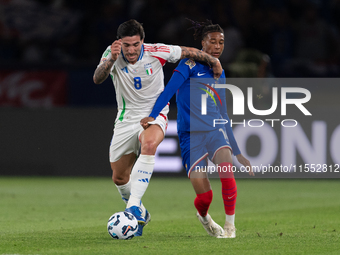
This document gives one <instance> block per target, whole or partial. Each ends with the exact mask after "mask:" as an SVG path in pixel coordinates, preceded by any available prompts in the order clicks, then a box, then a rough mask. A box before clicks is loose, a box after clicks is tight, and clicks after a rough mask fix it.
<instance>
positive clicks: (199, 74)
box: [197, 72, 205, 76]
mask: <svg viewBox="0 0 340 255" xmlns="http://www.w3.org/2000/svg"><path fill="white" fill-rule="evenodd" d="M202 75H205V73H199V72H198V73H197V76H202Z"/></svg>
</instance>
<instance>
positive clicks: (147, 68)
mask: <svg viewBox="0 0 340 255" xmlns="http://www.w3.org/2000/svg"><path fill="white" fill-rule="evenodd" d="M144 69H145V72H146V74H147V75H151V74H152V65H151V64H150V63H148V64H145V65H144Z"/></svg>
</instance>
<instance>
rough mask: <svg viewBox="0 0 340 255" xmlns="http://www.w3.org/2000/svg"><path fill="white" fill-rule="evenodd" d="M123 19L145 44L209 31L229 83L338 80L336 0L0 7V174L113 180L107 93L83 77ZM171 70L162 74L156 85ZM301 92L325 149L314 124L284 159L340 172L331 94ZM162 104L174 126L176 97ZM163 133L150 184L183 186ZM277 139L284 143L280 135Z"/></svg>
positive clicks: (111, 107) (111, 110)
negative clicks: (203, 28)
mask: <svg viewBox="0 0 340 255" xmlns="http://www.w3.org/2000/svg"><path fill="white" fill-rule="evenodd" d="M130 18H135V19H137V20H138V21H140V22H141V23H143V25H144V28H145V32H146V39H145V42H148V43H152V42H164V43H167V44H178V45H185V46H194V47H198V48H199V47H200V42H199V41H194V40H193V37H192V31H191V30H190V31H188V28H189V27H190V22H189V21H187V20H186V19H185V18H190V19H192V20H199V21H204V20H205V19H206V18H208V19H211V20H212V21H213V23H219V24H220V25H221V26H222V28H223V29H224V30H225V40H226V41H225V52H224V54H223V56H222V57H221V62H222V63H223V67H224V69H225V70H226V73H227V76H228V77H249V78H255V77H261V78H263V77H282V78H301V77H311V78H313V79H316V78H336V77H339V74H340V63H339V46H340V45H339V29H340V1H337V0H323V1H317V0H315V1H311V0H281V1H279V0H275V1H273V0H272V1H270V0H254V1H251V0H242V1H241V0H229V1H197V0H196V1H156V0H144V1H142V0H141V1H138V0H130V1H123V0H117V1H86V2H83V1H70V0H68V1H62V0H55V1H43V0H41V1H33V0H7V1H1V2H0V175H52V176H54V175H63V176H78V175H83V176H110V175H111V170H110V167H109V163H108V146H109V142H110V139H111V135H112V128H113V121H114V118H115V114H116V108H115V107H116V102H115V95H114V89H113V86H112V82H111V80H110V79H108V80H106V81H105V82H104V83H103V84H102V85H95V84H94V83H93V81H92V75H93V72H94V70H95V68H96V66H97V64H98V61H99V59H100V56H101V54H102V52H103V51H104V49H105V48H106V47H107V46H108V45H110V44H111V43H112V41H113V40H114V38H115V33H116V30H117V26H118V25H119V24H120V23H121V22H124V21H126V20H128V19H130ZM175 66H176V65H175V64H169V63H168V64H166V65H165V67H164V71H165V82H167V81H168V79H169V78H170V76H171V73H172V70H173V69H174V67H175ZM310 89H311V91H312V96H313V95H314V94H313V93H315V94H317V95H318V97H319V98H321V99H320V100H319V101H320V102H319V104H316V105H311V107H312V108H313V109H319V111H320V112H319V114H317V116H322V119H315V118H314V117H313V121H314V122H317V123H316V124H315V130H314V131H315V132H317V133H319V134H320V132H324V133H322V136H321V137H324V138H325V139H323V140H324V141H325V142H323V143H322V142H321V143H322V146H321V147H320V146H318V145H320V144H317V141H314V140H313V138H312V133H313V132H314V131H313V128H314V126H313V125H314V124H313V123H312V122H313V121H307V122H306V123H303V129H304V132H305V135H306V137H307V138H308V139H309V141H310V144H309V145H307V147H306V148H300V147H294V149H296V150H295V151H294V155H293V156H294V157H295V158H297V159H296V160H297V161H296V162H308V160H309V159H311V158H313V157H317V156H318V155H320V153H321V154H323V153H326V159H327V163H329V164H334V163H340V158H339V157H340V148H339V146H338V145H337V144H340V131H339V124H340V123H339V117H338V116H339V109H340V108H339V101H338V100H337V99H336V94H337V92H338V91H336V90H334V89H336V87H332V88H328V87H327V88H326V89H325V88H324V87H320V86H318V85H316V86H314V87H311V88H310ZM261 93H262V94H263V95H266V91H261V92H260V94H261ZM171 105H172V106H171V111H170V115H169V116H170V119H171V120H175V119H176V107H175V101H174V99H172V101H171ZM320 106H322V108H320ZM231 110H232V108H231V107H229V111H231ZM229 114H230V113H229ZM320 118H321V117H320ZM320 121H321V122H322V121H323V123H324V124H325V123H326V124H327V125H326V126H325V125H324V124H322V123H321V125H319V124H320ZM173 123H174V122H173V121H172V122H171V127H170V128H169V132H168V135H167V137H166V139H165V140H164V142H163V143H162V145H161V146H160V148H159V150H158V157H159V158H158V159H156V162H157V165H156V169H155V175H161V174H165V175H183V176H185V173H184V170H183V168H182V166H181V158H180V154H179V146H178V143H177V136H176V132H175V127H174V125H173ZM325 130H326V131H325ZM275 132H276V133H275V135H276V136H277V139H278V140H280V138H281V139H282V137H281V136H282V134H280V130H279V129H277V130H275ZM301 134H302V133H301ZM258 139H259V138H258V137H256V136H253V137H250V138H249V140H248V141H246V142H245V145H247V146H245V147H247V148H251V149H250V151H244V150H243V151H244V153H245V154H247V155H249V156H252V157H254V159H256V157H258V156H259V155H261V153H260V152H259V150H262V149H263V148H266V147H265V146H264V144H262V145H261V143H259V142H258ZM332 140H333V142H332ZM336 141H339V143H337V142H336ZM259 144H260V145H259ZM275 146H276V147H275V148H274V149H273V150H274V151H277V155H275V160H274V162H271V163H274V164H275V163H277V162H279V161H280V160H281V158H280V157H282V155H283V154H284V153H285V151H281V150H282V146H281V144H280V142H279V143H276V144H275ZM297 146H298V145H297ZM267 148H268V147H267ZM269 148H270V147H269ZM317 148H319V149H317ZM304 149H306V151H307V152H308V151H310V152H311V153H310V155H311V156H310V157H309V158H308V156H304V155H300V154H301V153H302V151H303V150H304ZM251 150H253V151H251ZM296 162H295V163H296ZM277 164H279V163H277Z"/></svg>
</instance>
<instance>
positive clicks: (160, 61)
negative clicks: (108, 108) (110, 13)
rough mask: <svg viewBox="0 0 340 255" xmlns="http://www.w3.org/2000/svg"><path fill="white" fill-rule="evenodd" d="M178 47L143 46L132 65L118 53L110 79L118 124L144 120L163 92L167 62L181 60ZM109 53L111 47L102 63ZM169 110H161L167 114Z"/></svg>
mask: <svg viewBox="0 0 340 255" xmlns="http://www.w3.org/2000/svg"><path fill="white" fill-rule="evenodd" d="M181 53H182V50H181V48H180V47H179V46H173V45H165V44H146V43H144V44H143V45H142V47H141V53H140V55H139V58H138V61H137V62H136V63H135V64H130V63H129V62H128V61H127V59H126V58H125V57H124V55H123V52H121V54H119V56H118V59H117V60H116V62H115V63H114V65H113V67H112V69H111V72H110V76H111V78H112V81H113V84H114V87H115V91H116V100H117V104H118V114H117V118H116V122H117V121H123V120H124V121H129V120H134V121H137V120H138V121H139V120H140V119H141V117H147V116H148V115H149V114H150V112H151V110H152V108H153V106H154V104H155V102H156V100H157V98H158V96H159V94H160V93H161V92H162V91H163V90H164V73H163V66H164V65H165V63H166V62H171V63H175V62H177V61H178V60H179V59H180V57H181ZM109 54H111V48H110V46H108V47H107V49H106V51H105V52H104V54H103V56H102V59H101V63H102V62H103V61H105V59H106V58H107V57H108V56H109ZM168 109H169V107H168V106H166V107H165V108H164V110H165V111H166V113H167V112H168Z"/></svg>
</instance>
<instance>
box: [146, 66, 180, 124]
mask: <svg viewBox="0 0 340 255" xmlns="http://www.w3.org/2000/svg"><path fill="white" fill-rule="evenodd" d="M184 81H185V79H184V77H183V76H182V75H181V74H180V73H179V72H174V73H173V75H172V76H171V78H170V81H169V82H168V84H167V85H166V86H165V89H164V91H163V92H162V93H161V94H160V95H159V97H158V98H157V100H156V103H155V105H154V107H153V109H152V112H151V113H150V115H149V117H153V118H154V119H156V117H157V116H158V115H159V113H160V112H161V111H162V109H163V108H164V107H165V106H166V105H167V104H168V102H169V100H170V99H171V98H172V96H173V95H174V94H175V93H176V91H177V90H178V89H179V88H180V87H181V86H182V84H183V83H184Z"/></svg>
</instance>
